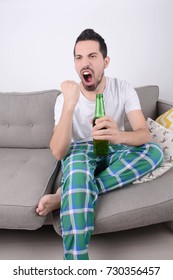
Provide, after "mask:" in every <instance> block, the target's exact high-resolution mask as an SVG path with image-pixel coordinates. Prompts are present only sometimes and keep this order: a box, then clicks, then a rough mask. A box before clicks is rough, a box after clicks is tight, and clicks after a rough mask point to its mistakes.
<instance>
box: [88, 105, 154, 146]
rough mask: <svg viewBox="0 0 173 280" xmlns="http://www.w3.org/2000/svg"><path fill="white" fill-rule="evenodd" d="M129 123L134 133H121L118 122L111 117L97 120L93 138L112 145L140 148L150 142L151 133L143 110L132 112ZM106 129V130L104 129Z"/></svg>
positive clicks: (129, 115)
mask: <svg viewBox="0 0 173 280" xmlns="http://www.w3.org/2000/svg"><path fill="white" fill-rule="evenodd" d="M127 116H128V119H129V122H130V124H131V126H132V129H133V131H129V132H128V131H120V130H119V129H118V127H117V124H116V122H115V121H114V120H113V119H112V118H110V117H107V116H105V117H102V118H100V119H97V121H96V125H95V126H94V127H93V138H94V139H97V140H108V141H109V142H110V143H111V144H124V145H129V146H139V145H142V144H144V143H146V142H149V141H150V139H151V138H150V133H149V130H148V128H147V125H146V121H145V118H144V116H143V113H142V111H141V110H134V111H130V112H129V113H128V114H127ZM103 128H106V129H103Z"/></svg>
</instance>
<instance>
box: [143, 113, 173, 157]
mask: <svg viewBox="0 0 173 280" xmlns="http://www.w3.org/2000/svg"><path fill="white" fill-rule="evenodd" d="M147 126H148V129H149V131H150V134H151V138H152V141H153V142H155V143H157V144H159V145H160V147H161V148H162V150H163V154H164V158H165V160H166V161H170V162H173V131H172V130H169V129H167V128H165V127H164V126H162V125H160V124H159V123H157V122H156V121H154V120H152V119H150V118H148V119H147Z"/></svg>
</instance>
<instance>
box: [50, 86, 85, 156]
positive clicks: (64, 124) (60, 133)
mask: <svg viewBox="0 0 173 280" xmlns="http://www.w3.org/2000/svg"><path fill="white" fill-rule="evenodd" d="M61 90H62V94H63V96H64V104H63V109H62V114H61V117H60V120H59V123H58V125H56V126H55V128H54V133H53V135H52V138H51V141H50V148H51V151H52V154H53V155H54V157H55V158H56V159H57V160H61V159H62V158H63V157H64V156H65V154H66V153H67V151H68V149H69V146H70V144H71V139H72V121H73V113H74V109H75V106H76V104H77V102H78V99H79V95H80V89H79V85H78V84H77V83H76V82H74V81H65V82H63V83H62V84H61Z"/></svg>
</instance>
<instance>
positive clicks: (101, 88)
mask: <svg viewBox="0 0 173 280" xmlns="http://www.w3.org/2000/svg"><path fill="white" fill-rule="evenodd" d="M105 86H106V77H103V79H102V81H101V83H100V84H99V85H98V87H97V88H96V89H95V90H94V91H88V90H86V89H85V88H84V87H83V85H82V83H81V84H80V90H81V92H82V94H83V95H84V96H85V97H86V98H87V99H88V100H90V101H94V100H95V99H96V94H98V93H103V91H104V89H105Z"/></svg>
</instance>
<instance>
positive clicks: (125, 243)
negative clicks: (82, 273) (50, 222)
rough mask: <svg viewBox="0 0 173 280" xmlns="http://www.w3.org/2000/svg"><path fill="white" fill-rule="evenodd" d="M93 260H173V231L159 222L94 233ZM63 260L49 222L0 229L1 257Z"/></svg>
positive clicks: (91, 254) (61, 249)
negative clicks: (29, 228)
mask: <svg viewBox="0 0 173 280" xmlns="http://www.w3.org/2000/svg"><path fill="white" fill-rule="evenodd" d="M89 255H90V259H93V260H125V259H126V260H134V259H136V260H147V259H150V260H153V259H155V260H173V232H172V231H171V230H170V229H169V228H167V227H166V226H165V224H159V225H154V226H149V227H144V228H138V229H133V230H128V231H122V232H116V233H107V234H102V235H93V236H92V239H91V242H90V247H89ZM17 259H23V260H33V259H35V260H58V259H59V260H62V259H63V247H62V239H61V237H60V236H58V235H57V234H56V233H55V231H54V229H53V227H52V226H44V227H42V228H41V229H39V230H36V231H21V230H4V229H0V260H17Z"/></svg>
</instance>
